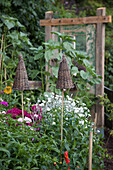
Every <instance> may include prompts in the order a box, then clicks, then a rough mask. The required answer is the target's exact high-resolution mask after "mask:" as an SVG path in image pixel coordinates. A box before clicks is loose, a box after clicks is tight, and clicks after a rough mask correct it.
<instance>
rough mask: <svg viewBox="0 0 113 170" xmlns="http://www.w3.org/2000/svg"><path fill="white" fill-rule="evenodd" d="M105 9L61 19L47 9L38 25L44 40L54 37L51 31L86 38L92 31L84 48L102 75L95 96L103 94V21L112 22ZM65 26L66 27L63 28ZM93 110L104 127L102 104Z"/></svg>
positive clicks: (98, 122) (99, 124)
mask: <svg viewBox="0 0 113 170" xmlns="http://www.w3.org/2000/svg"><path fill="white" fill-rule="evenodd" d="M105 11H106V8H98V9H97V16H92V17H84V18H63V19H54V18H53V12H52V11H48V12H46V13H45V20H40V26H45V41H47V40H49V39H54V40H55V39H56V36H55V35H53V34H51V31H58V32H61V33H62V32H65V33H67V34H71V35H74V37H77V36H79V35H78V33H80V32H81V33H82V34H84V35H85V36H86V39H88V36H89V34H90V33H92V38H91V40H90V41H87V42H86V47H85V50H86V52H87V53H88V51H90V52H89V53H88V55H89V56H90V57H91V58H92V59H93V58H94V57H95V61H94V60H92V61H91V63H93V61H94V63H93V64H94V65H95V70H96V73H97V74H98V75H101V76H102V82H101V83H100V84H99V85H96V87H95V94H96V96H98V95H101V96H104V52H105V23H111V22H112V21H111V16H106V15H105ZM78 25H79V26H81V25H82V26H83V27H79V28H77V26H78ZM65 26H66V29H64V28H65ZM70 26H71V27H70ZM73 26H75V27H73ZM84 26H85V28H84ZM68 27H69V28H68ZM59 28H60V29H59ZM93 28H94V29H95V31H94V32H95V36H93V35H94V33H93V31H92V30H94V29H93ZM82 37H83V35H82ZM89 44H95V48H94V50H93V52H91V49H90V50H89V48H90V46H89ZM91 48H92V47H91ZM93 110H94V109H93ZM95 111H96V113H97V127H98V128H101V127H104V106H102V105H99V103H98V102H97V104H96V110H95ZM92 119H94V112H92Z"/></svg>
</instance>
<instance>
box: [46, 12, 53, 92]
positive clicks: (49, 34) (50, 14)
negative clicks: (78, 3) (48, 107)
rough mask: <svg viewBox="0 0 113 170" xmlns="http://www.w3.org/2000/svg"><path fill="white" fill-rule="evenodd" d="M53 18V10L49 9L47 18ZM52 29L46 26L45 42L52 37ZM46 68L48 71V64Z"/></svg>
mask: <svg viewBox="0 0 113 170" xmlns="http://www.w3.org/2000/svg"><path fill="white" fill-rule="evenodd" d="M52 18H53V11H47V12H46V13H45V19H52ZM51 31H52V26H45V42H47V41H48V40H49V39H51V38H52V35H51ZM50 64H51V63H50ZM45 69H46V71H48V65H46V66H45ZM46 80H47V77H46ZM47 90H49V83H47Z"/></svg>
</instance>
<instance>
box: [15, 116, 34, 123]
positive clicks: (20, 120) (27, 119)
mask: <svg viewBox="0 0 113 170" xmlns="http://www.w3.org/2000/svg"><path fill="white" fill-rule="evenodd" d="M17 121H18V122H21V123H22V122H23V118H21V117H20V118H18V119H17ZM24 121H25V122H26V123H30V122H32V120H31V119H30V118H28V117H25V118H24Z"/></svg>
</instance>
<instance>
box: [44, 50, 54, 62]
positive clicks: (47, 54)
mask: <svg viewBox="0 0 113 170" xmlns="http://www.w3.org/2000/svg"><path fill="white" fill-rule="evenodd" d="M53 57H54V51H52V50H47V51H46V52H45V59H46V61H47V62H48V61H49V60H51V59H52V58H53Z"/></svg>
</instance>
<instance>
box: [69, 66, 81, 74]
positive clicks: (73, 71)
mask: <svg viewBox="0 0 113 170" xmlns="http://www.w3.org/2000/svg"><path fill="white" fill-rule="evenodd" d="M71 73H72V74H73V75H75V76H76V75H77V73H79V71H78V67H72V69H71Z"/></svg>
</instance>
